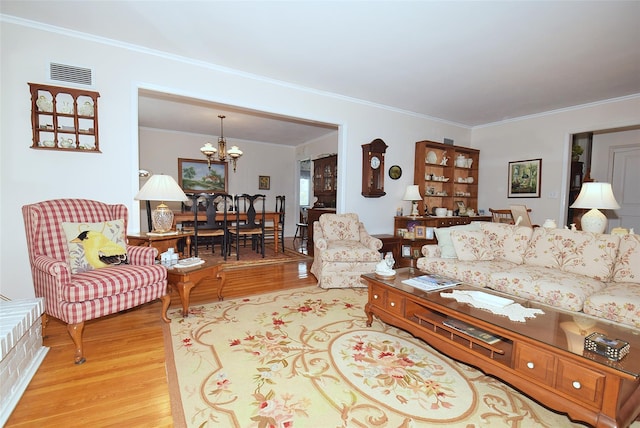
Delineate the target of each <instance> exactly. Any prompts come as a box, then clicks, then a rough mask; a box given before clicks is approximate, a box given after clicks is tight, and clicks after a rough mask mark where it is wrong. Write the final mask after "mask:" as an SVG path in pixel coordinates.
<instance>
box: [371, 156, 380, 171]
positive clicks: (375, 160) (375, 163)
mask: <svg viewBox="0 0 640 428" xmlns="http://www.w3.org/2000/svg"><path fill="white" fill-rule="evenodd" d="M371 168H373V169H378V168H380V158H378V156H373V157H372V158H371Z"/></svg>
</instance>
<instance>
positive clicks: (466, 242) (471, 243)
mask: <svg viewBox="0 0 640 428" xmlns="http://www.w3.org/2000/svg"><path fill="white" fill-rule="evenodd" d="M451 242H452V243H453V248H455V250H456V254H457V255H458V260H462V261H479V260H493V251H492V250H491V245H489V241H488V240H487V239H486V238H485V235H484V233H482V232H477V231H468V230H452V231H451Z"/></svg>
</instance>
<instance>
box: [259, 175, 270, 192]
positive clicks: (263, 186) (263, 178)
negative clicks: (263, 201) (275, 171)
mask: <svg viewBox="0 0 640 428" xmlns="http://www.w3.org/2000/svg"><path fill="white" fill-rule="evenodd" d="M270 188H271V176H269V175H259V176H258V189H260V190H269V189H270Z"/></svg>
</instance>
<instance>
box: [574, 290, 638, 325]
mask: <svg viewBox="0 0 640 428" xmlns="http://www.w3.org/2000/svg"><path fill="white" fill-rule="evenodd" d="M583 310H584V313H585V314H589V315H595V316H597V317H599V318H604V319H608V320H611V321H615V322H619V323H622V324H627V325H630V326H633V327H635V328H640V284H638V283H636V282H610V283H609V284H607V286H606V287H605V288H603V289H602V290H600V291H597V292H595V293H593V294H592V295H590V296H589V297H587V299H586V300H585V302H584V309H583Z"/></svg>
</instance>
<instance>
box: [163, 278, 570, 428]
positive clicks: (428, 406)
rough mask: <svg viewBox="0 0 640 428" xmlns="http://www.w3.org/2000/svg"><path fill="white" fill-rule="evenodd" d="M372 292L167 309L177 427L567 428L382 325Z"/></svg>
mask: <svg viewBox="0 0 640 428" xmlns="http://www.w3.org/2000/svg"><path fill="white" fill-rule="evenodd" d="M366 300H367V291H366V289H348V290H341V289H334V290H324V289H320V288H318V287H315V286H314V287H305V288H299V289H295V290H285V291H279V292H275V293H270V294H264V295H258V296H251V297H248V298H244V299H235V300H229V301H223V302H218V303H210V304H206V305H202V306H192V307H191V310H190V315H189V317H187V318H182V316H181V314H180V310H179V309H178V308H176V309H172V310H170V311H169V316H170V318H172V322H171V324H169V325H167V326H166V327H165V344H166V345H167V346H166V348H167V365H168V376H169V384H170V390H171V394H172V406H173V415H174V421H175V426H176V427H185V426H186V427H259V428H267V427H274V428H275V427H277V428H284V427H295V428H301V427H313V428H323V427H331V428H333V427H384V428H387V427H394V428H397V427H407V428H408V427H431V426H446V427H465V428H471V427H485V426H486V427H489V426H490V427H492V428H493V427H554V428H557V427H568V426H574V425H575V426H580V425H577V424H572V423H571V422H570V421H569V419H567V418H566V417H565V416H562V415H558V414H556V413H553V412H551V411H549V410H547V409H545V408H543V407H541V406H539V405H538V404H536V403H535V402H533V401H532V400H530V399H528V398H526V397H525V396H523V395H521V394H520V393H518V392H516V391H514V390H513V389H511V388H510V387H508V386H506V385H504V384H503V383H501V382H499V381H497V380H496V379H494V378H492V377H489V376H485V375H484V374H482V373H481V372H479V371H477V370H475V369H472V368H470V367H467V366H465V365H463V364H459V363H457V362H455V361H453V360H451V359H449V358H447V357H446V356H444V355H442V354H440V353H438V352H437V351H435V350H433V349H432V348H431V347H429V345H427V344H426V343H424V342H422V341H421V340H419V339H416V338H414V337H412V336H411V335H409V334H407V333H405V332H403V331H402V330H398V329H396V328H393V327H391V326H387V325H385V324H383V323H382V322H380V321H379V320H377V319H375V320H374V323H373V325H372V327H370V328H368V327H366V316H365V313H364V305H365V304H366Z"/></svg>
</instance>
